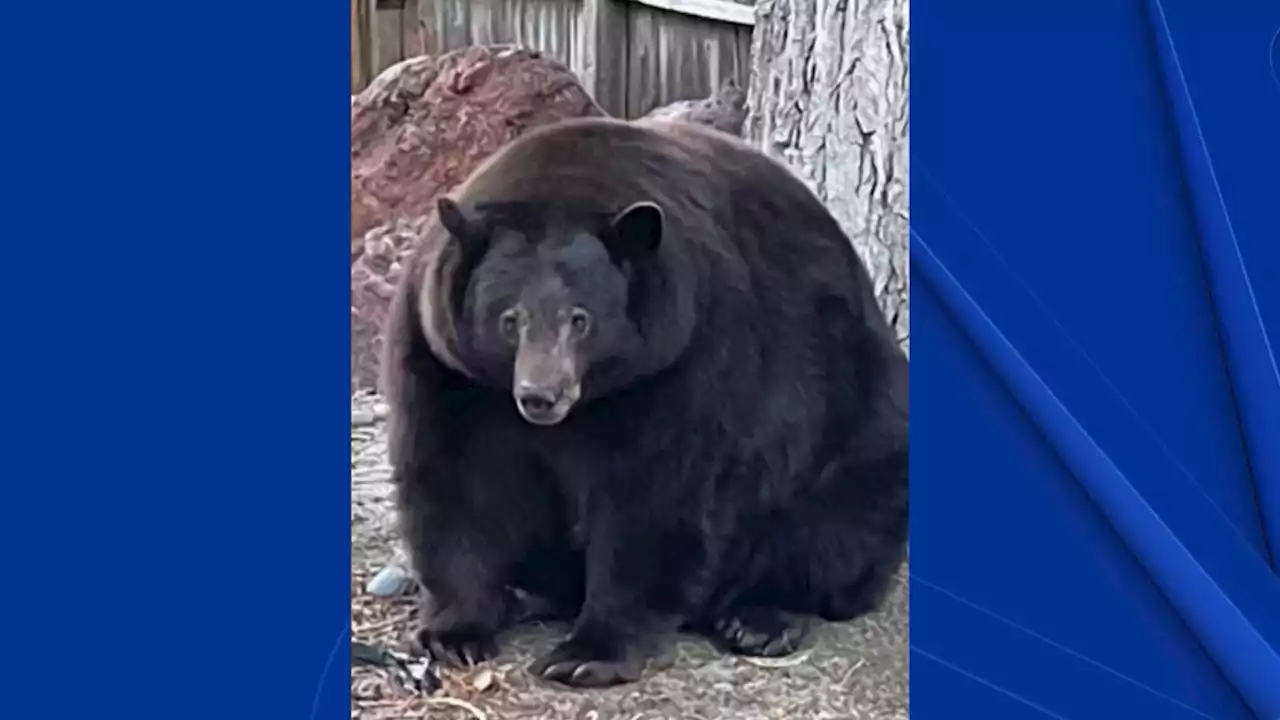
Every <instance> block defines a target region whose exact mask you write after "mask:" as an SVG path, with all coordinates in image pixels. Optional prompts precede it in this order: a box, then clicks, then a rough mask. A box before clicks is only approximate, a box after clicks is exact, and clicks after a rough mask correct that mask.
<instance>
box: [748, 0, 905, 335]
mask: <svg viewBox="0 0 1280 720" xmlns="http://www.w3.org/2000/svg"><path fill="white" fill-rule="evenodd" d="M907 4H908V2H907V0H760V2H759V3H758V4H757V6H756V26H755V31H754V33H753V37H752V42H751V57H752V69H751V86H750V88H749V89H748V94H747V104H748V106H749V115H748V118H747V122H746V129H745V131H744V134H745V135H746V137H747V138H748V139H749V140H750V141H751V142H753V143H755V144H756V145H757V146H758V147H761V148H762V149H763V150H764V151H765V152H767V153H769V154H771V155H773V156H774V157H778V158H779V159H781V160H783V161H784V162H786V163H787V164H788V165H789V166H790V167H791V168H792V169H793V170H794V171H795V172H796V174H797V175H799V176H800V177H801V178H802V179H803V180H804V181H805V182H806V183H808V185H809V187H810V188H812V189H813V190H814V191H815V192H816V193H817V194H818V197H820V198H821V199H822V200H823V202H825V203H826V205H827V207H828V208H829V209H830V210H831V212H832V214H834V215H835V217H836V219H837V220H839V221H840V224H841V225H842V226H843V227H844V229H845V232H847V233H848V234H849V237H850V238H852V240H853V244H854V246H855V247H856V248H857V250H858V252H859V254H860V255H861V256H862V258H863V259H864V260H865V261H866V263H867V268H868V270H870V272H871V277H872V281H873V282H874V283H875V288H876V296H877V297H878V298H879V300H880V305H881V308H882V309H883V310H884V312H885V315H886V316H887V317H888V318H889V321H890V323H892V325H893V327H894V329H895V330H896V331H897V333H898V338H899V340H900V342H901V344H902V346H903V348H904V349H908V350H909V345H908V342H909V340H908V309H907V290H908V265H907V247H908V246H907V24H908V20H907Z"/></svg>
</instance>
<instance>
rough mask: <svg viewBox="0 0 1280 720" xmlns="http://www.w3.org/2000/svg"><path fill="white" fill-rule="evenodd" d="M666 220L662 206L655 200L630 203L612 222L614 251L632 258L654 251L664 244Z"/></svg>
mask: <svg viewBox="0 0 1280 720" xmlns="http://www.w3.org/2000/svg"><path fill="white" fill-rule="evenodd" d="M665 220H666V218H665V217H664V215H663V213H662V207H661V206H659V205H658V204H657V203H655V202H651V201H648V200H643V201H640V202H636V203H632V204H631V205H628V206H627V207H626V208H624V209H623V210H622V211H621V212H619V213H618V214H617V215H614V216H613V221H612V222H611V223H610V230H612V234H613V241H614V248H613V249H614V251H615V252H617V253H618V254H619V255H622V256H623V257H630V258H638V257H643V256H645V255H649V254H651V253H653V252H654V251H656V250H657V249H658V246H659V245H661V244H662V235H663V229H664V228H663V225H664V224H665Z"/></svg>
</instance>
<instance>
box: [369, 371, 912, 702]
mask: <svg viewBox="0 0 1280 720" xmlns="http://www.w3.org/2000/svg"><path fill="white" fill-rule="evenodd" d="M351 407H352V412H351V418H352V422H351V559H352V565H351V623H352V638H353V640H357V641H360V642H363V643H368V644H372V645H384V646H386V647H390V648H394V649H396V650H400V651H405V650H407V649H408V647H409V645H408V636H409V632H410V629H411V628H412V625H413V622H414V618H413V615H414V602H413V599H412V595H411V594H405V593H402V592H391V591H390V590H393V589H396V588H393V587H392V586H393V585H395V583H393V582H392V581H393V580H396V576H397V574H398V573H400V572H401V571H402V570H403V568H404V567H405V566H406V558H405V556H404V553H403V551H402V549H401V548H400V543H399V539H398V538H397V536H396V529H395V522H394V511H393V506H392V488H391V485H390V482H389V476H390V471H391V469H390V467H389V466H388V465H387V457H386V438H385V431H384V420H385V418H386V412H387V409H386V405H385V404H383V403H382V402H381V401H380V399H379V398H378V397H377V396H376V395H374V394H372V393H360V394H358V395H356V396H354V397H353V398H352V401H351ZM388 568H391V569H388ZM379 576H381V577H379ZM905 578H906V569H905V568H904V569H903V571H902V573H900V582H899V583H898V584H897V586H896V587H895V589H894V590H893V592H892V593H891V594H890V597H889V599H888V601H887V602H886V603H885V606H884V607H883V608H882V609H881V610H880V611H878V612H876V613H872V614H871V615H868V616H866V617H863V618H860V619H858V620H856V621H854V622H851V623H825V624H821V625H818V626H817V627H815V629H814V632H813V634H812V636H811V639H810V642H809V644H808V646H806V648H805V649H803V650H801V651H800V652H799V653H797V654H796V655H793V656H791V657H788V658H782V659H780V660H775V661H771V662H765V661H760V660H757V661H752V660H748V659H745V658H739V657H732V656H727V655H724V654H722V653H719V652H717V651H716V650H714V649H713V648H712V647H711V646H710V645H709V644H708V643H706V642H705V641H703V640H701V639H697V638H687V637H681V638H678V639H676V641H674V642H672V643H671V644H670V647H669V648H668V649H667V650H666V652H664V653H663V655H662V656H661V657H659V658H658V659H657V660H655V662H654V663H653V664H652V665H651V667H650V668H649V670H648V671H647V672H646V674H645V677H644V678H643V679H642V680H641V681H640V682H638V683H635V684H632V685H624V686H621V687H617V688H611V689H606V690H585V691H584V690H569V689H565V688H562V687H560V686H557V685H552V684H549V683H546V682H543V681H539V680H535V679H534V678H532V677H531V676H529V675H528V674H527V673H526V672H525V666H526V665H528V663H530V662H532V660H533V659H534V657H536V656H537V655H538V654H540V653H542V652H544V651H546V650H547V649H549V648H550V646H551V645H552V643H554V642H555V641H556V640H557V639H558V638H559V637H560V635H561V634H562V633H563V632H564V630H565V628H564V627H563V626H549V625H531V626H527V627H521V628H517V629H516V630H513V631H512V632H511V633H510V634H509V636H505V637H504V638H503V652H502V654H501V655H500V656H499V657H498V658H496V659H495V660H493V661H491V662H488V663H485V664H483V665H482V666H480V667H477V668H472V669H469V670H466V671H463V670H451V669H445V670H442V671H441V680H442V682H443V687H442V689H441V690H440V691H439V692H437V693H435V694H434V695H431V696H426V695H422V694H419V693H412V692H409V691H405V690H403V689H402V686H401V684H400V683H398V682H397V681H396V680H395V678H394V677H393V673H391V672H389V671H387V670H384V669H382V668H378V667H369V666H365V665H361V666H353V667H352V670H351V717H352V718H358V719H359V720H391V719H392V718H395V719H399V718H410V717H412V718H422V717H430V718H441V719H444V720H453V719H459V720H460V719H462V718H472V719H473V720H507V719H511V720H515V719H519V720H615V719H616V720H659V719H670V720H675V719H677V718H680V719H687V720H729V719H730V718H732V719H734V720H774V719H777V720H800V719H801V718H805V719H809V718H813V719H822V720H837V719H839V720H906V718H907V584H906V581H905ZM371 586H372V587H371ZM397 587H398V588H400V589H403V587H404V586H397ZM371 589H372V590H377V591H378V594H375V593H373V592H371ZM384 591H385V592H384Z"/></svg>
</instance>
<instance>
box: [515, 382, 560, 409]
mask: <svg viewBox="0 0 1280 720" xmlns="http://www.w3.org/2000/svg"><path fill="white" fill-rule="evenodd" d="M559 399H560V398H559V397H557V396H556V394H555V393H554V392H552V391H550V390H547V389H544V388H534V387H522V388H520V394H519V396H518V397H517V402H519V403H520V409H521V410H524V411H525V412H526V413H528V414H530V415H543V414H545V413H548V412H550V411H551V410H552V408H554V407H555V405H556V402H558V401H559Z"/></svg>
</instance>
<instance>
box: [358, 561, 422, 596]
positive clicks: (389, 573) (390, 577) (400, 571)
mask: <svg viewBox="0 0 1280 720" xmlns="http://www.w3.org/2000/svg"><path fill="white" fill-rule="evenodd" d="M412 585H413V578H412V577H410V575H409V573H408V571H406V570H405V569H404V568H402V567H400V566H399V565H388V566H386V567H384V568H382V569H381V570H379V571H378V573H377V574H376V575H374V576H373V577H372V578H370V579H369V583H368V584H367V585H365V592H367V593H369V594H370V595H372V596H374V597H383V598H387V597H396V596H398V595H403V594H404V593H405V592H406V591H407V590H408V589H409V588H410V586H412Z"/></svg>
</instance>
